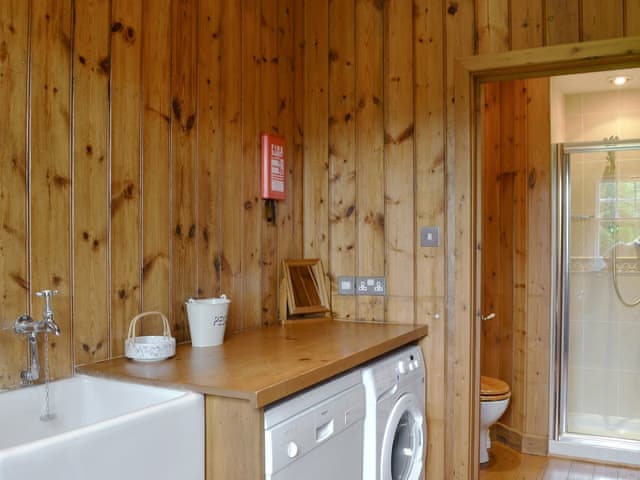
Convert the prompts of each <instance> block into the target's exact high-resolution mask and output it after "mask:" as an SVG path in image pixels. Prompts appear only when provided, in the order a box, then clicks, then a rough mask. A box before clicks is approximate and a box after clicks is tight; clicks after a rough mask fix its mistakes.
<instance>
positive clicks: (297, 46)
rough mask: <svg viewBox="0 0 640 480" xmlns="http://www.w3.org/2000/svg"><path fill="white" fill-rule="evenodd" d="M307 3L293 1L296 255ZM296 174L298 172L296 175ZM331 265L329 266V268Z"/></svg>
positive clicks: (300, 241) (298, 247) (300, 228)
mask: <svg viewBox="0 0 640 480" xmlns="http://www.w3.org/2000/svg"><path fill="white" fill-rule="evenodd" d="M305 5H306V3H305V2H300V1H294V4H293V25H294V26H293V41H294V55H293V65H294V72H293V99H294V109H293V113H294V128H293V135H294V136H293V146H294V151H293V159H292V160H293V163H292V165H291V170H290V173H291V177H292V179H293V182H292V184H291V187H292V188H291V194H292V196H293V198H294V199H296V198H298V199H300V202H299V203H298V204H297V205H298V207H296V206H295V204H294V208H293V215H292V217H291V220H292V221H293V223H294V231H295V232H298V233H297V234H296V235H295V237H294V241H295V247H294V251H296V252H298V255H295V256H294V258H296V257H300V258H302V257H303V256H304V220H305V216H304V215H305V214H304V205H305V203H304V196H305V192H304V163H305V158H304V153H305V150H304V112H305V107H306V98H305V96H304V94H305V78H306V75H305V70H304V64H305V52H306V43H305V23H304V18H305V16H306V6H305ZM296 175H297V176H296ZM328 269H329V266H327V271H328Z"/></svg>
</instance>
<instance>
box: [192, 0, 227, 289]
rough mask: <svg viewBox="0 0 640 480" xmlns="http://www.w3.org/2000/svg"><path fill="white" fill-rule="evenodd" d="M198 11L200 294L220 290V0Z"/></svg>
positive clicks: (201, 4)
mask: <svg viewBox="0 0 640 480" xmlns="http://www.w3.org/2000/svg"><path fill="white" fill-rule="evenodd" d="M199 5H200V6H199V13H198V56H197V62H198V79H197V85H198V87H197V88H198V92H197V95H198V98H197V103H198V122H197V131H198V138H197V142H198V144H197V155H198V165H197V170H196V176H197V179H196V182H197V191H198V198H197V211H198V216H197V223H198V227H197V235H198V239H197V248H198V250H197V271H198V295H199V296H205V297H211V296H217V295H219V294H220V278H219V274H220V271H219V269H218V268H217V266H218V265H219V263H220V262H219V257H218V256H219V252H220V248H219V246H220V228H219V225H220V210H221V207H222V205H221V202H220V185H221V178H222V176H221V175H220V171H221V167H222V164H221V161H220V150H221V144H222V138H223V137H222V129H221V125H220V79H221V76H222V71H221V68H220V67H221V60H220V58H221V54H222V51H221V48H220V44H221V35H220V29H221V22H222V18H221V16H222V10H221V2H217V1H216V2H211V1H205V0H201V1H200V2H199Z"/></svg>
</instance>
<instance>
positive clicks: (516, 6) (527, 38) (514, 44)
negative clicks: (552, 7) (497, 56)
mask: <svg viewBox="0 0 640 480" xmlns="http://www.w3.org/2000/svg"><path fill="white" fill-rule="evenodd" d="M510 8H511V50H518V49H521V48H533V47H541V46H542V45H543V43H542V42H543V33H544V32H543V27H544V20H543V18H542V1H541V0H511V3H510Z"/></svg>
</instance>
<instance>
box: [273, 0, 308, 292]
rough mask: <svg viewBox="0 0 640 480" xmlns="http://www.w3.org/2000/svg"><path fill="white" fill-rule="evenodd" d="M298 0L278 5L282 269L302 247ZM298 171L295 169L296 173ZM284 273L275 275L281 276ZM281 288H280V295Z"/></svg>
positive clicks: (279, 252) (278, 255)
mask: <svg viewBox="0 0 640 480" xmlns="http://www.w3.org/2000/svg"><path fill="white" fill-rule="evenodd" d="M297 3H298V2H296V1H295V0H280V1H278V2H277V4H278V5H277V6H278V29H277V30H278V37H277V47H278V66H277V71H278V112H277V116H278V125H279V127H280V132H281V133H282V135H283V136H284V139H285V152H286V153H285V156H286V168H287V172H286V175H287V177H286V186H287V198H286V200H284V201H281V202H278V207H277V208H278V213H277V215H278V242H277V245H276V249H277V251H276V259H277V260H276V261H277V263H278V265H277V268H278V272H280V268H281V265H280V260H282V259H285V258H298V257H299V255H300V254H299V253H298V252H299V250H296V246H295V232H296V230H297V229H296V225H295V220H294V216H295V212H296V211H299V210H300V200H301V198H302V195H296V193H295V192H297V191H299V190H298V189H300V188H301V182H300V181H298V177H297V172H298V171H299V168H298V163H299V162H298V161H297V155H296V149H295V139H294V137H295V104H294V88H295V86H294V74H295V72H296V68H295V50H296V49H295V45H294V32H295V11H294V9H295V8H296V4H297ZM294 172H295V173H294ZM280 277H281V274H279V275H278V276H277V277H276V278H277V279H280ZM279 294H280V292H279V291H278V295H279Z"/></svg>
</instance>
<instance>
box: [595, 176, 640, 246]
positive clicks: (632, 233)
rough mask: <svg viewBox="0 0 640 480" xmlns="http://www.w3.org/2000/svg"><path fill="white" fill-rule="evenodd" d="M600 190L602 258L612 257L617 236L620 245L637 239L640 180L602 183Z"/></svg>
mask: <svg viewBox="0 0 640 480" xmlns="http://www.w3.org/2000/svg"><path fill="white" fill-rule="evenodd" d="M599 187H600V188H599V193H598V219H599V223H600V235H599V244H600V255H601V256H609V250H610V249H611V247H612V246H613V240H614V234H615V238H616V241H617V242H630V241H632V240H633V239H634V238H636V237H637V236H638V234H637V232H638V227H637V220H638V219H640V179H638V180H636V179H629V180H618V181H615V180H611V181H602V182H600V185H599Z"/></svg>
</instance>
